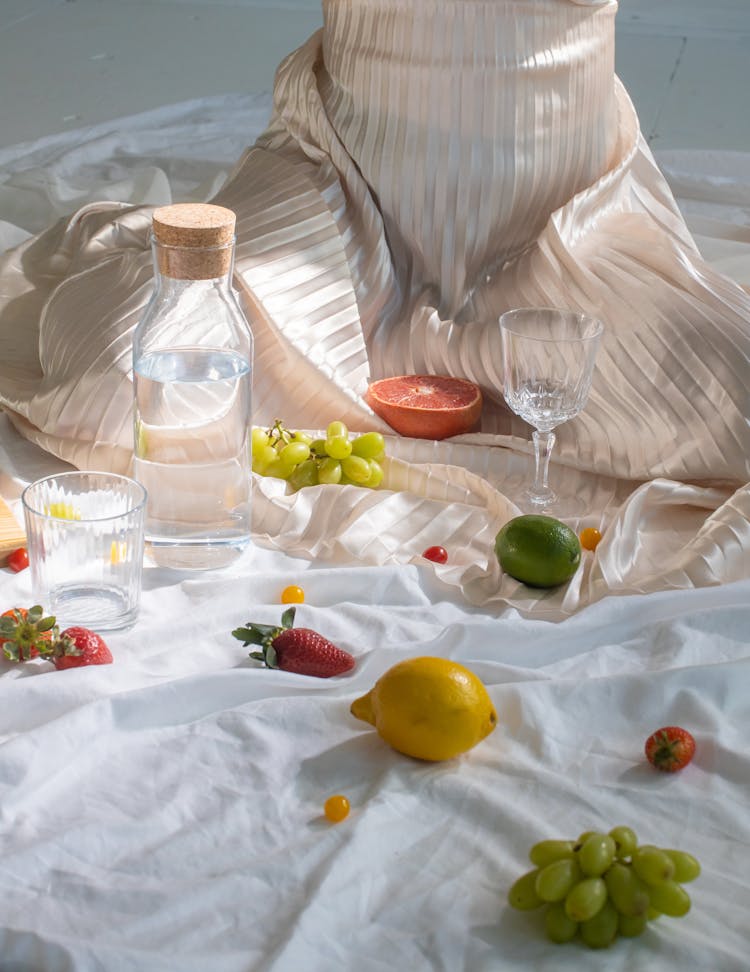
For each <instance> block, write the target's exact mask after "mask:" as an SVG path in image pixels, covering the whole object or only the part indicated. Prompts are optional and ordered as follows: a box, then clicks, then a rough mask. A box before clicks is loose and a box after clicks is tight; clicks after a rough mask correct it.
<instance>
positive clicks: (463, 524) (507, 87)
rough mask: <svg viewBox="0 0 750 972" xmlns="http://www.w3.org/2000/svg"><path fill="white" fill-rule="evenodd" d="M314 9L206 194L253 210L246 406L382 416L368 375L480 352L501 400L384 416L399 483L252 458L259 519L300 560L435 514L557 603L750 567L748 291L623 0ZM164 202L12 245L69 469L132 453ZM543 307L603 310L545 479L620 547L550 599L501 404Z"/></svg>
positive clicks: (53, 431) (6, 367) (45, 440)
mask: <svg viewBox="0 0 750 972" xmlns="http://www.w3.org/2000/svg"><path fill="white" fill-rule="evenodd" d="M323 12H324V27H323V29H322V31H320V32H318V33H317V34H316V35H314V36H313V37H312V38H310V40H309V41H308V42H307V43H306V44H305V45H303V46H302V47H301V48H300V49H299V50H298V51H295V52H294V53H293V54H291V55H290V56H289V57H288V58H287V59H286V60H285V61H284V62H283V64H282V65H281V66H280V68H279V71H278V73H277V77H276V82H275V90H274V115H273V118H272V121H271V123H270V125H269V128H268V130H267V131H266V133H265V134H264V135H263V136H262V137H261V138H260V139H259V140H258V142H257V143H256V144H255V145H254V146H253V147H252V148H251V149H249V150H248V151H247V152H246V153H245V155H244V156H243V158H242V159H240V160H239V162H238V164H237V166H236V168H235V170H234V172H233V173H232V175H231V177H230V178H229V180H228V181H227V183H226V185H225V186H224V187H223V188H222V189H221V190H220V192H219V193H218V195H217V196H216V197H215V201H216V202H218V203H220V204H222V205H226V206H229V207H230V208H232V209H234V210H235V212H236V213H237V217H238V222H237V237H238V242H237V260H236V277H237V283H238V286H239V287H240V288H241V291H242V294H243V296H244V299H245V301H246V303H247V307H248V311H249V314H250V316H251V319H252V321H253V329H254V333H255V337H256V362H255V376H254V390H255V421H256V423H257V424H262V423H264V422H268V421H272V420H273V419H274V418H275V417H276V416H283V417H284V419H285V420H286V421H287V423H288V424H290V425H296V426H297V427H305V428H311V429H315V428H320V427H322V426H324V425H325V424H326V423H327V422H328V421H330V420H331V419H332V418H334V417H336V418H343V419H344V421H346V422H347V424H349V425H350V427H352V428H356V429H367V428H377V429H381V430H382V431H386V432H387V431H388V429H387V427H386V426H385V425H384V424H383V423H382V422H381V421H380V420H379V419H378V418H377V417H376V416H374V415H373V414H372V412H371V411H370V410H369V408H368V407H367V406H366V404H365V403H364V401H363V398H362V395H363V392H364V391H365V389H366V385H367V381H368V379H370V378H377V377H381V376H383V375H388V374H404V373H409V372H433V373H443V374H455V375H459V376H463V377H467V378H470V379H472V380H474V381H476V382H478V383H479V384H480V385H481V386H482V387H483V389H484V391H485V397H486V407H485V409H484V413H483V417H482V429H481V432H480V433H478V434H475V435H469V436H464V437H461V438H460V440H458V441H453V442H450V443H440V444H433V443H429V444H426V443H420V442H413V441H410V440H404V439H399V438H393V439H392V440H390V441H389V446H390V451H391V455H392V456H394V461H393V462H392V463H391V465H390V468H389V470H388V475H387V479H386V484H385V485H386V487H387V488H386V489H385V490H381V491H378V492H367V491H363V490H357V489H355V488H344V489H331V488H328V487H314V488H311V489H307V490H303V491H301V492H300V493H298V494H295V495H286V494H285V493H284V489H283V484H281V483H276V482H271V481H261V482H258V483H257V489H256V502H255V512H254V517H255V527H256V531H257V532H258V533H259V534H260V535H261V536H263V537H265V540H266V542H268V543H272V544H275V545H278V546H280V547H283V548H284V549H288V550H290V551H291V552H295V553H299V554H303V555H306V556H315V557H327V558H330V559H332V560H334V561H336V560H344V559H345V560H346V561H347V562H352V561H354V562H368V563H373V562H374V563H383V562H389V561H393V560H394V559H396V560H397V559H399V557H400V556H403V553H400V551H403V550H404V544H406V546H407V548H408V547H409V544H410V543H411V542H412V541H413V542H414V543H415V544H418V543H419V542H421V536H422V534H421V532H420V530H421V529H422V528H423V527H425V525H426V524H428V523H439V524H440V528H441V529H442V530H443V531H444V534H443V536H442V537H441V538H440V542H445V544H446V545H448V544H452V545H453V549H454V550H455V551H456V552H457V558H458V559H457V560H454V562H453V563H452V564H451V565H450V566H449V567H448V568H444V569H441V577H442V578H443V579H444V580H445V581H446V583H449V584H455V585H458V586H459V587H460V588H461V589H462V590H463V591H464V593H465V594H466V596H467V597H469V599H470V600H472V601H474V602H475V603H478V604H489V603H493V602H503V603H507V602H510V603H513V604H516V605H517V606H519V607H521V608H522V609H523V610H529V611H531V612H534V611H536V612H538V613H545V614H546V615H547V616H559V615H560V614H561V613H563V614H564V613H569V612H570V611H573V610H576V609H577V608H579V607H580V606H581V605H583V604H585V603H587V602H589V601H591V600H593V599H597V598H598V597H601V596H603V595H604V594H606V593H613V592H617V591H622V592H626V591H634V590H654V589H658V588H659V587H661V586H666V587H670V586H678V587H690V586H700V585H704V584H716V583H721V582H724V581H727V580H731V579H735V578H737V577H739V576H746V575H747V574H748V573H750V563H748V561H750V558H748V557H747V555H746V554H745V553H744V551H746V550H747V549H748V542H750V521H749V520H748V514H749V512H750V495H749V494H748V487H747V485H746V484H747V482H748V479H750V476H749V475H748V467H749V465H750V460H749V458H748V457H749V456H750V427H749V424H748V414H749V411H750V409H749V407H748V392H747V389H748V386H749V385H750V368H749V367H748V362H749V361H750V295H748V293H747V292H746V291H744V290H743V289H742V287H740V286H739V284H738V283H736V282H734V281H733V280H731V279H729V278H728V277H724V276H722V275H720V274H718V273H717V272H715V271H714V270H712V269H711V267H710V266H709V265H708V264H706V263H705V262H704V261H703V260H702V259H701V256H700V254H699V253H698V251H697V249H696V247H695V245H694V243H693V241H692V239H691V238H690V235H689V233H688V231H687V229H686V227H685V225H684V222H683V220H682V218H681V216H680V214H679V212H678V210H677V208H676V205H675V203H674V200H673V199H672V196H671V194H670V192H669V189H668V187H667V185H666V183H665V181H664V179H663V177H662V176H661V174H660V172H659V170H658V168H657V167H656V165H655V163H654V161H653V159H652V157H651V155H650V152H649V150H648V148H647V146H646V145H645V142H644V140H643V138H642V137H641V134H640V131H639V126H638V120H637V117H636V115H635V112H634V109H633V106H632V104H631V102H630V100H629V98H628V96H627V93H626V92H625V90H624V89H623V87H622V85H621V84H620V83H619V81H618V80H617V78H616V77H615V74H614V18H615V13H616V3H615V2H614V0H602V2H594V3H584V2H581V0H577V2H576V0H440V2H436V0H408V2H407V0H326V2H324V4H323ZM149 222H150V210H148V209H145V208H141V209H132V208H127V207H124V206H123V207H113V206H112V204H101V205H94V206H89V207H86V208H85V209H84V210H82V211H79V212H78V213H77V214H75V215H74V216H73V217H71V218H70V219H69V220H67V221H65V222H63V223H61V224H58V225H57V226H55V227H53V228H51V229H50V230H49V231H48V232H47V233H45V234H42V235H41V236H40V237H37V238H35V239H33V240H31V241H29V242H28V243H26V244H23V245H22V246H21V247H19V248H18V249H17V250H15V251H11V252H10V253H9V254H8V255H7V256H6V257H5V258H4V260H3V261H2V266H1V267H0V301H2V306H1V307H0V342H2V345H1V346H2V349H3V352H4V353H3V360H2V361H0V396H1V399H2V402H3V404H4V406H5V408H6V409H7V410H8V411H9V413H10V414H11V416H12V418H13V420H14V422H15V424H16V426H17V428H19V429H20V430H21V431H22V432H23V434H25V435H27V436H28V437H29V438H31V439H33V440H34V441H36V442H38V443H39V444H40V445H42V446H43V447H44V448H46V449H48V450H49V451H51V452H54V453H55V454H56V455H59V456H61V457H62V458H64V459H67V460H68V461H69V462H72V463H73V464H74V465H77V466H79V467H92V466H95V467H98V468H103V467H111V468H116V469H121V470H126V469H127V468H128V466H129V460H130V453H131V449H132V432H131V427H130V423H131V407H132V391H131V386H130V376H129V369H130V359H129V353H130V341H131V338H132V329H133V327H134V325H135V323H136V321H137V319H138V316H139V314H140V312H141V310H142V308H143V305H144V303H145V301H146V299H147V296H148V293H149V289H150V277H151V268H150V254H149V251H148V234H149ZM531 305H547V306H550V305H555V306H565V307H569V308H573V309H580V310H583V311H586V312H588V313H591V314H594V315H596V316H598V317H600V318H601V319H602V320H603V322H604V325H605V336H604V339H603V342H602V345H601V347H600V351H599V357H598V362H597V368H596V372H595V377H594V383H593V387H592V392H591V397H590V400H589V403H588V405H587V407H586V409H585V411H584V412H583V413H582V414H581V415H580V416H579V417H577V418H576V419H575V420H573V421H571V422H569V423H567V424H565V425H564V426H561V427H560V429H559V430H558V444H557V447H556V455H555V459H556V465H555V468H554V470H553V475H555V476H557V477H559V481H560V484H561V486H564V487H566V488H568V489H573V490H575V491H576V492H577V493H578V494H579V495H582V496H585V498H586V502H587V509H588V510H589V519H591V521H592V522H596V523H597V524H599V525H601V526H603V527H604V528H606V529H607V531H608V534H607V538H606V543H605V545H604V546H603V547H602V548H601V549H600V551H599V552H598V554H597V558H596V560H595V561H593V562H592V563H591V564H588V565H587V566H586V568H585V570H584V572H583V573H582V575H581V577H580V578H579V582H577V583H576V584H575V585H572V586H571V587H569V588H568V589H566V591H565V592H558V593H556V594H554V595H550V596H545V597H543V598H541V599H540V597H539V595H538V594H537V595H531V594H530V593H529V591H528V590H526V589H523V588H520V587H519V586H518V585H516V584H515V583H514V582H513V583H511V581H510V580H509V579H508V578H504V577H500V576H499V574H498V571H497V568H496V565H495V566H493V564H492V560H493V557H492V555H491V541H492V538H493V536H494V533H495V532H496V531H497V529H498V528H499V526H500V525H501V524H502V522H504V520H505V519H507V518H508V516H510V515H512V514H513V512H515V507H514V506H513V503H512V500H513V496H514V495H516V494H517V491H518V487H519V485H520V481H521V479H522V477H523V475H525V474H527V473H528V455H529V444H528V439H529V429H528V426H526V425H525V423H523V422H522V421H521V420H520V419H517V418H515V417H514V416H512V415H510V413H509V412H508V410H507V408H506V407H505V406H504V404H503V401H502V371H501V356H500V342H499V330H498V325H497V319H498V316H499V315H500V314H501V313H502V312H503V311H504V310H506V309H508V308H511V307H516V306H531ZM6 348H7V349H8V351H7V353H6ZM446 480H447V481H448V482H449V485H445V483H446ZM363 494H366V495H363ZM334 500H335V502H334ZM592 518H593V519H592ZM418 524H422V527H416V526H415V525H418ZM635 536H637V537H638V541H637V542H636V541H635V539H634V537H635ZM665 537H669V541H668V542H667V541H666V540H665ZM415 538H416V539H415ZM424 545H425V546H426V545H427V544H424ZM407 553H409V556H411V554H413V553H414V551H411V552H409V550H407ZM406 559H408V557H407V558H406Z"/></svg>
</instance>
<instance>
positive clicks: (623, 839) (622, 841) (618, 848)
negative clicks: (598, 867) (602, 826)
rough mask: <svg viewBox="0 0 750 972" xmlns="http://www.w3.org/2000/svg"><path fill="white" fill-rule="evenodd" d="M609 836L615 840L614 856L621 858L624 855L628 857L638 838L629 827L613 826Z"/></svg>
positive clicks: (636, 844)
mask: <svg viewBox="0 0 750 972" xmlns="http://www.w3.org/2000/svg"><path fill="white" fill-rule="evenodd" d="M609 836H610V837H611V838H612V840H614V842H615V856H616V857H619V858H620V859H621V860H622V859H623V858H625V857H630V855H631V854H632V853H633V851H634V850H635V849H636V847H637V846H638V838H637V837H636V835H635V831H634V830H631V829H630V827H622V826H620V827H613V828H612V830H610V832H609Z"/></svg>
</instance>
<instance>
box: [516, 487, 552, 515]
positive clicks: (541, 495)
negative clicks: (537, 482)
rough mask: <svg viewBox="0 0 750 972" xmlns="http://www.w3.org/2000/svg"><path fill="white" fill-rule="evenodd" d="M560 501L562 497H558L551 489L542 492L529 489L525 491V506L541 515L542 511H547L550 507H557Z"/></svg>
mask: <svg viewBox="0 0 750 972" xmlns="http://www.w3.org/2000/svg"><path fill="white" fill-rule="evenodd" d="M559 499H560V497H559V496H558V495H557V493H555V492H554V490H551V489H545V490H544V491H541V490H535V489H532V488H531V487H529V488H528V489H525V490H524V491H523V502H524V504H525V505H526V506H528V507H530V508H531V509H532V510H535V511H537V512H539V513H541V512H542V510H546V509H547V508H548V507H550V506H555V505H556V504H557V503H558V502H559Z"/></svg>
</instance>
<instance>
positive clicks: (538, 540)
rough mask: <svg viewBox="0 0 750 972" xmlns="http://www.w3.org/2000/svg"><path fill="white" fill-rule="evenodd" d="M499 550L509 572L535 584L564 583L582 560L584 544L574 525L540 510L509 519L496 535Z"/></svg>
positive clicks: (497, 551)
mask: <svg viewBox="0 0 750 972" xmlns="http://www.w3.org/2000/svg"><path fill="white" fill-rule="evenodd" d="M495 553H496V554H497V559H498V561H499V562H500V566H501V567H502V569H503V570H504V571H505V573H506V574H510V576H511V577H515V579H516V580H519V581H522V582H523V583H524V584H529V585H530V586H531V587H557V585H558V584H564V583H565V581H567V580H570V578H571V577H572V576H573V574H575V572H576V570H577V568H578V564H579V563H580V562H581V544H580V542H579V540H578V537H577V536H576V535H575V533H574V532H573V531H572V530H571V529H570V527H569V526H566V525H565V524H564V523H561V522H560V520H556V519H555V518H554V517H552V516H540V515H538V514H529V515H528V516H517V517H515V519H513V520H509V521H508V522H507V523H506V524H505V526H504V527H503V528H502V530H500V532H499V533H498V535H497V536H496V537H495Z"/></svg>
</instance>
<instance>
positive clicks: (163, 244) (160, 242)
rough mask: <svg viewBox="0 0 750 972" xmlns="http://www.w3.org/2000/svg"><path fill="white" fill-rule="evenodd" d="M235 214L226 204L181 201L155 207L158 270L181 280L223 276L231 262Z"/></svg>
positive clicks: (154, 224)
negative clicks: (215, 204)
mask: <svg viewBox="0 0 750 972" xmlns="http://www.w3.org/2000/svg"><path fill="white" fill-rule="evenodd" d="M234 225H235V215H234V213H233V212H232V210H231V209H225V208H224V207H223V206H211V205H209V204H208V203H178V204H176V205H174V206H161V207H160V208H159V209H156V210H154V215H153V233H154V240H155V241H156V244H157V250H156V252H157V262H158V266H159V271H160V272H161V273H163V274H165V275H166V276H167V277H173V278H177V279H180V280H208V279H211V278H213V277H222V276H224V275H225V274H227V273H228V272H229V269H230V267H231V265H232V251H233V245H234Z"/></svg>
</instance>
